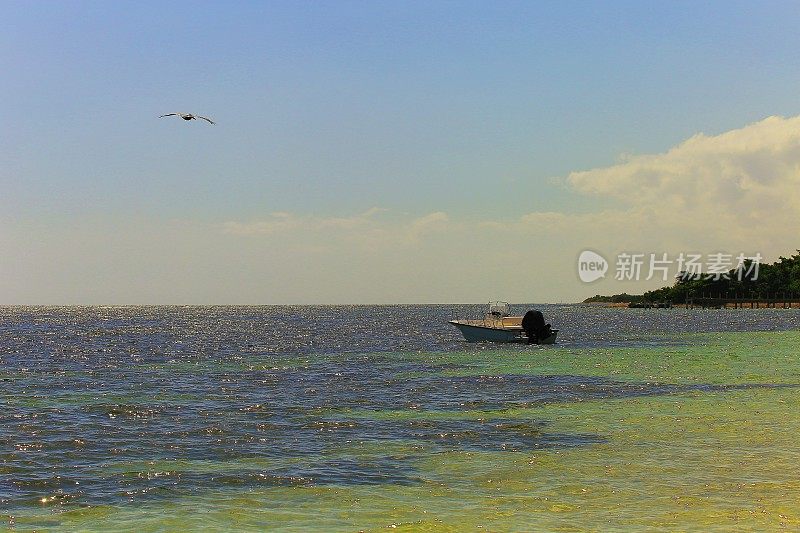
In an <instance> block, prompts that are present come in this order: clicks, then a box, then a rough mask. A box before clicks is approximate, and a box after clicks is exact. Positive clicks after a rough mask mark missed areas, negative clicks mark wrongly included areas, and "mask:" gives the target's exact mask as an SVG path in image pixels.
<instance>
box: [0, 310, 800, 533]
mask: <svg viewBox="0 0 800 533" xmlns="http://www.w3.org/2000/svg"><path fill="white" fill-rule="evenodd" d="M533 307H536V308H538V309H541V310H542V311H543V312H544V314H545V318H546V319H547V321H548V322H550V323H552V324H553V327H554V328H557V329H560V330H561V332H560V333H559V337H558V343H557V344H556V345H553V346H535V345H534V346H527V345H513V346H504V345H492V344H467V343H465V342H464V341H463V339H462V338H461V336H460V333H459V332H458V331H457V330H456V329H455V328H454V327H452V326H451V325H449V324H447V320H449V319H451V318H453V317H461V318H464V317H470V316H479V315H480V314H481V313H482V310H483V306H481V305H403V306H265V307H38V308H34V307H2V308H0V407H2V408H1V409H0V530H3V529H4V528H5V529H7V530H10V531H32V530H36V531H76V530H80V531H131V532H134V531H135V532H143V531H188V530H211V531H230V530H239V531H263V530H277V531H385V530H387V529H392V530H401V531H403V530H405V531H463V530H475V531H636V530H647V531H676V530H683V531H689V530H694V531H716V530H719V531H767V530H780V529H789V530H797V529H800V439H798V438H797V435H800V414H798V413H800V350H798V347H800V332H799V330H800V310H797V309H793V310H789V309H761V310H749V309H744V310H683V309H653V310H646V309H642V310H633V309H613V308H600V307H591V306H581V305H539V306H533V305H527V306H526V305H521V306H516V309H515V310H516V311H517V312H519V313H520V314H522V313H523V312H524V311H525V310H526V309H528V308H533Z"/></svg>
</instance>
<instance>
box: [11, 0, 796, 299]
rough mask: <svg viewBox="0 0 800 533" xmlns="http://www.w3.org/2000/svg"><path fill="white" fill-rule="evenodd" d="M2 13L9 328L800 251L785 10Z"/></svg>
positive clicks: (386, 295)
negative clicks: (27, 313)
mask: <svg viewBox="0 0 800 533" xmlns="http://www.w3.org/2000/svg"><path fill="white" fill-rule="evenodd" d="M0 13H2V16H0V70H1V71H2V72H3V73H4V75H3V76H0V252H1V253H0V304H6V305H13V304H54V305H56V304H81V305H83V304H86V305H92V304H109V305H111V304H317V303H318V304H359V303H363V304H380V303H457V302H485V301H489V300H507V301H510V302H574V301H580V300H583V299H584V298H586V297H588V296H592V295H594V294H598V293H601V294H608V293H618V292H629V293H631V292H640V291H642V290H647V289H652V288H656V287H659V286H663V285H665V284H668V283H670V282H671V280H668V281H663V280H662V279H659V277H657V276H655V277H653V278H652V279H650V280H647V279H645V277H646V276H647V274H648V268H647V267H648V264H647V260H648V258H650V256H651V255H652V256H657V257H659V258H663V257H664V256H663V254H667V256H666V257H667V258H668V259H669V260H670V261H672V260H676V259H677V257H678V256H679V255H680V254H681V253H684V254H689V253H694V254H698V255H702V256H703V258H710V257H711V256H712V254H720V253H721V254H724V255H726V256H727V255H730V256H732V257H733V256H736V255H738V254H740V253H743V254H746V255H747V256H754V255H756V254H760V255H761V256H762V257H763V258H764V260H765V261H770V262H771V261H773V260H775V259H777V258H778V257H779V256H780V255H784V256H785V255H790V254H792V253H794V251H795V249H797V248H800V238H798V229H799V228H800V90H798V89H800V59H798V58H800V56H798V54H797V50H799V49H800V33H798V32H797V27H798V23H800V6H798V4H797V3H795V2H771V1H768V2H736V1H726V2H682V1H676V2H638V1H636V2H628V1H617V2H589V1H581V2H571V1H566V2H565V1H553V2H512V1H507V2H472V1H458V2H453V1H438V2H417V1H407V2H396V1H359V2H355V1H330V2H302V1H297V2H295V1H292V2H289V1H285V2H234V1H231V2H170V3H162V2H135V3H132V2H83V1H64V2H23V1H11V2H9V1H3V0H0ZM170 112H187V113H195V114H199V115H203V116H208V117H211V118H212V119H213V120H214V121H215V122H216V124H215V125H211V124H208V123H206V122H202V121H191V122H185V121H183V120H180V119H178V118H176V117H166V118H159V115H162V114H165V113H170ZM584 250H592V251H594V252H596V253H598V254H600V255H601V256H602V257H604V258H605V259H606V260H607V261H608V263H609V267H608V272H607V273H606V275H605V277H604V278H601V279H599V280H597V281H594V282H592V283H587V282H584V281H582V280H581V279H580V276H579V271H578V257H579V255H580V254H581V252H582V251H584ZM620 254H628V255H636V254H639V255H641V256H642V257H643V258H644V262H645V264H644V266H643V268H642V272H641V276H640V279H639V280H637V279H636V277H635V276H627V277H626V276H625V275H623V271H622V270H620V269H621V267H620V265H621V264H622V260H620ZM709 262H710V259H709ZM673 266H675V268H677V263H674V264H673ZM615 273H616V274H620V275H619V277H622V278H623V279H615V278H616V277H618V276H616V275H615ZM674 273H677V271H675V272H674ZM628 274H630V272H628ZM628 277H631V278H633V279H627V278H628ZM670 277H671V276H670Z"/></svg>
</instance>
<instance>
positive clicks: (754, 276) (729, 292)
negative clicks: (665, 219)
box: [584, 250, 800, 303]
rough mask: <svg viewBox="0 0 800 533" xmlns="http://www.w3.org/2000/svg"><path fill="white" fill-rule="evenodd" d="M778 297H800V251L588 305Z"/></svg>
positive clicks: (685, 277) (590, 300) (603, 298)
mask: <svg viewBox="0 0 800 533" xmlns="http://www.w3.org/2000/svg"><path fill="white" fill-rule="evenodd" d="M702 296H707V297H715V298H716V297H721V298H744V299H748V298H777V297H787V296H800V250H797V253H796V254H794V255H792V256H790V257H779V258H778V260H777V261H775V262H774V263H771V264H768V263H762V264H758V265H755V264H753V262H752V261H751V260H745V261H744V263H742V264H741V265H738V266H737V267H736V268H734V269H731V270H729V271H728V272H727V273H723V274H714V275H711V274H703V273H696V272H681V273H680V274H679V275H678V276H677V277H676V278H675V283H674V284H673V285H672V286H670V287H662V288H660V289H655V290H652V291H647V292H645V293H644V294H627V293H624V292H623V293H621V294H614V295H611V296H603V295H600V294H598V295H596V296H592V297H591V298H587V299H586V300H584V302H585V303H595V302H603V303H642V302H650V303H655V302H671V303H682V302H685V301H686V300H687V299H689V298H693V297H702Z"/></svg>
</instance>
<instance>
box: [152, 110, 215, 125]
mask: <svg viewBox="0 0 800 533" xmlns="http://www.w3.org/2000/svg"><path fill="white" fill-rule="evenodd" d="M164 117H181V118H182V119H183V120H197V119H198V118H202V119H203V120H205V121H206V122H208V123H209V124H215V122H214V121H213V120H211V119H210V118H206V117H201V116H200V115H192V114H191V113H167V114H166V115H161V116H160V117H158V118H164Z"/></svg>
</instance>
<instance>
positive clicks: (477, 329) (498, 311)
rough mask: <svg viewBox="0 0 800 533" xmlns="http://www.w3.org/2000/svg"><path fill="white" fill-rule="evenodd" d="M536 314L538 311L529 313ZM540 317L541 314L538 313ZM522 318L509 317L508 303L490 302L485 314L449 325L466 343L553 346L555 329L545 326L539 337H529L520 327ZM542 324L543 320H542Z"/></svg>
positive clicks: (556, 333) (453, 321)
mask: <svg viewBox="0 0 800 533" xmlns="http://www.w3.org/2000/svg"><path fill="white" fill-rule="evenodd" d="M529 313H538V311H529ZM539 315H540V316H541V313H539ZM524 318H525V317H523V316H511V313H510V306H509V305H508V302H491V303H489V305H488V306H487V310H486V314H484V316H483V318H478V319H466V320H463V319H457V320H450V323H451V324H453V325H454V326H455V327H457V328H458V329H459V331H461V334H462V335H464V338H465V339H466V341H467V342H515V343H524V344H554V343H555V342H556V336H557V335H558V330H557V329H551V328H550V324H547V325H546V327H545V329H543V330H540V331H542V332H543V333H541V337H542V338H539V336H537V335H535V334H533V335H529V333H528V332H527V331H525V328H524V327H522V321H523V319H524ZM542 322H543V319H542Z"/></svg>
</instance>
